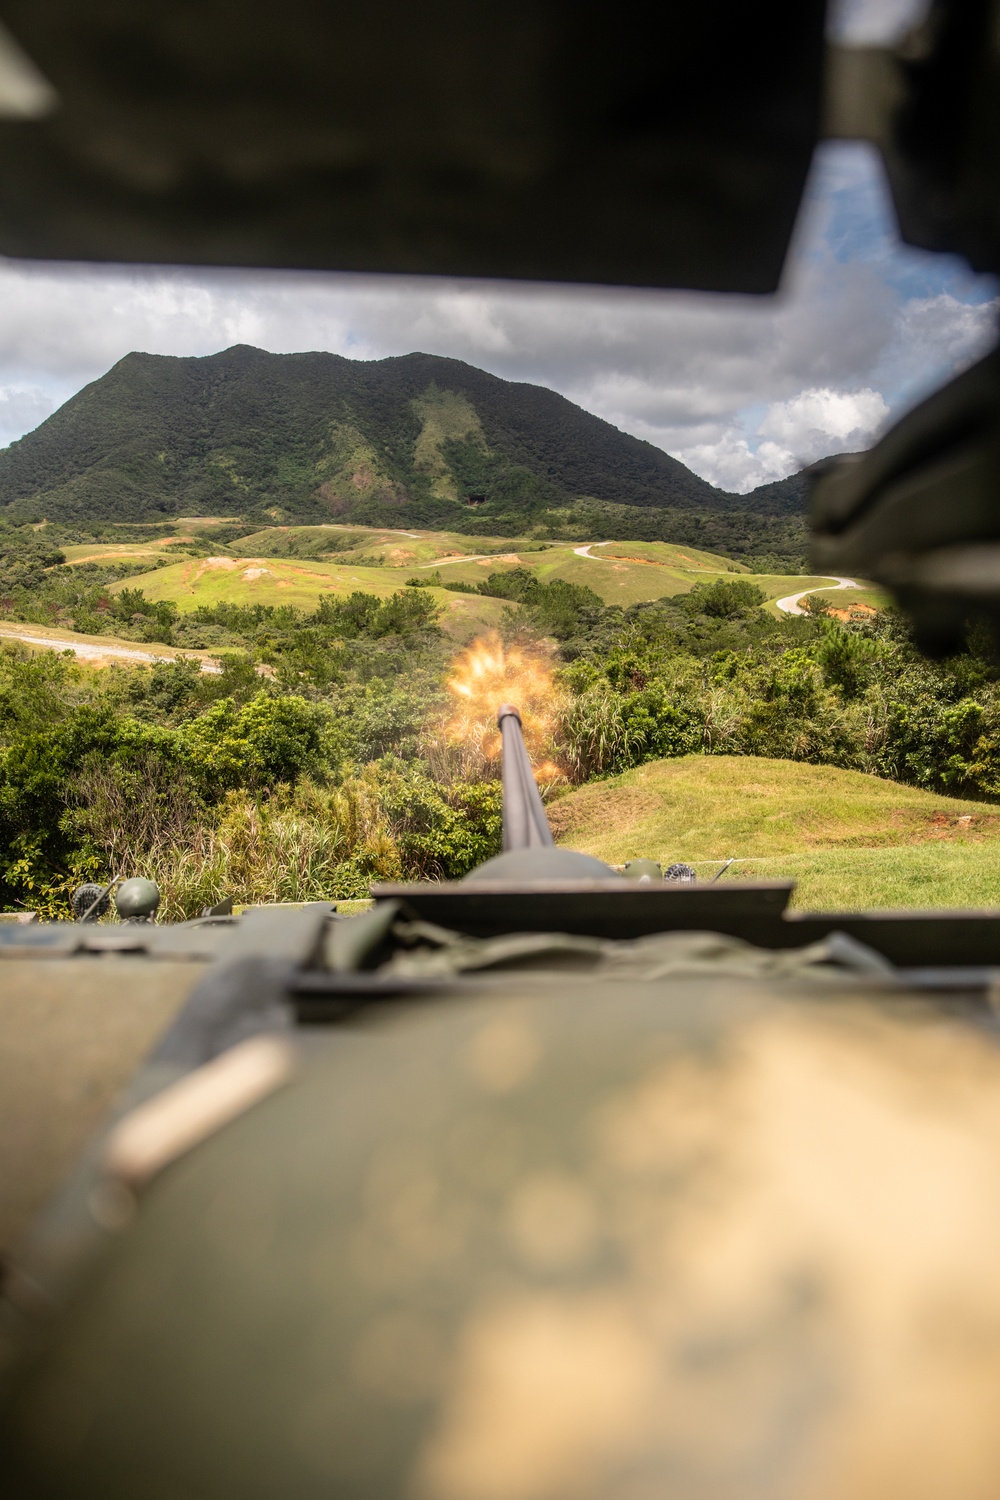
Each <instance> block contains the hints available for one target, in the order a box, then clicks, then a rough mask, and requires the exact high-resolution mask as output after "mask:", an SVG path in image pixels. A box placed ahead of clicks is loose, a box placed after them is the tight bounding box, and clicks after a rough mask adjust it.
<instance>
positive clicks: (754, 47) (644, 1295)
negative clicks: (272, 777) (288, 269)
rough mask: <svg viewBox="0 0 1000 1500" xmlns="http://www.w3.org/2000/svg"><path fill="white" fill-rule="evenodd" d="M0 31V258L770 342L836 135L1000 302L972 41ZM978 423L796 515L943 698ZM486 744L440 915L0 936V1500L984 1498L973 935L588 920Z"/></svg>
mask: <svg viewBox="0 0 1000 1500" xmlns="http://www.w3.org/2000/svg"><path fill="white" fill-rule="evenodd" d="M0 15H2V17H3V19H4V21H5V22H6V23H7V24H8V25H9V27H10V30H11V32H12V34H13V35H14V36H16V38H17V40H18V42H19V43H20V44H21V47H22V48H23V49H24V54H23V55H22V54H21V53H15V52H12V53H11V56H12V57H13V58H14V61H15V62H17V63H18V66H20V67H21V69H22V72H21V74H20V75H19V76H20V77H21V84H22V88H21V93H20V95H17V97H19V98H20V99H21V100H22V113H23V114H25V115H27V114H30V112H31V109H34V110H35V113H36V115H37V118H35V119H27V118H22V119H20V120H10V121H8V122H7V123H6V124H5V125H4V126H3V128H2V132H0V133H2V134H3V136H4V147H5V149H4V152H3V153H0V249H2V250H4V251H6V252H7V253H17V254H23V255H33V256H44V255H59V256H65V257H77V258H82V257H88V256H90V257H94V258H101V257H109V256H114V257H119V258H128V257H132V258H137V259H138V258H144V257H145V258H153V259H163V260H177V261H189V262H190V261H195V262H198V261H201V262H212V261H215V262H221V263H227V262H235V263H241V264H281V265H297V266H311V267H333V266H335V267H341V268H343V267H360V268H364V269H392V270H404V271H434V272H448V273H464V274H503V275H526V276H535V277H548V278H553V279H574V278H575V279H587V278H589V279H594V280H598V279H600V280H606V281H611V282H615V281H617V282H621V283H629V282H632V283H645V284H650V285H680V286H696V287H703V288H711V289H722V290H731V291H739V292H767V291H771V290H773V289H774V288H775V287H776V285H777V281H778V276H779V273H780V268H781V263H782V260H783V257H784V254H785V250H786V247H787V244H788V239H789V235H790V232H791V227H792V222H793V219H794V215H795V211H796V207H797V204H798V202H799V199H800V196H801V192H802V186H803V182H804V178H805V173H806V170H807V168H808V163H809V159H810V155H811V152H812V149H813V146H814V144H815V142H816V140H817V139H818V137H819V136H820V134H821V133H823V132H825V133H828V134H840V135H867V136H869V137H871V138H874V139H876V140H877V141H878V143H879V144H880V145H881V147H882V149H883V152H884V154H885V156H886V159H887V161H888V164H889V169H890V176H891V180H892V183H893V191H894V194H895V197H896V201H897V204H898V206H899V211H900V217H901V223H902V227H903V231H904V233H905V234H906V236H907V238H909V239H910V240H911V242H914V243H918V244H922V245H924V246H927V247H929V248H947V249H954V250H958V251H961V252H962V253H964V254H965V255H966V256H967V257H968V258H969V259H970V260H971V261H972V263H973V264H975V265H977V266H980V267H985V268H992V269H997V268H998V263H1000V253H998V252H1000V234H998V232H997V231H998V222H997V205H998V201H1000V200H998V196H997V183H998V180H1000V177H998V165H1000V162H998V143H997V132H998V127H1000V113H998V105H997V100H998V99H1000V91H998V89H997V82H998V79H997V73H998V71H1000V53H998V50H997V42H996V38H997V36H998V35H1000V30H998V23H1000V11H998V9H997V7H996V5H994V4H990V3H986V0H982V3H975V4H973V3H971V0H964V3H957V0H956V3H947V4H945V3H942V4H939V5H938V6H936V7H935V8H934V9H933V10H932V12H931V15H930V18H929V19H928V21H927V22H926V24H925V25H924V26H923V27H922V29H921V30H920V31H919V32H918V33H916V34H915V35H914V36H913V37H911V39H910V40H909V42H908V43H907V44H906V45H905V46H904V47H903V48H901V49H900V51H899V52H898V53H894V54H889V53H877V52H855V53H846V54H845V53H843V52H837V50H836V49H831V48H826V49H824V43H823V22H824V15H823V8H822V6H821V5H819V4H813V3H806V0H795V3H792V0H784V3H774V4H769V5H767V6H764V7H748V6H745V5H744V6H737V5H735V4H724V3H718V4H709V5H704V6H700V7H687V8H684V9H681V8H673V9H668V10H667V11H664V10H663V9H662V8H660V9H658V10H656V11H655V12H654V11H652V10H650V9H648V8H642V7H639V8H633V9H632V10H631V11H625V12H622V11H620V10H619V11H616V12H612V11H610V10H609V9H607V8H606V7H605V8H601V7H591V6H579V5H578V6H576V7H563V6H560V5H555V4H539V5H535V6H531V7H524V6H512V7H507V8H505V9H502V10H498V9H497V8H495V7H494V8H490V9H487V8H485V7H467V6H466V7H461V6H453V5H450V4H444V3H442V4H436V5H423V6H417V7H401V6H397V5H395V4H393V3H387V4H385V5H383V6H376V7H375V8H374V9H368V10H366V11H360V10H359V11H351V10H349V9H347V8H344V7H322V6H317V5H314V4H311V3H307V0H293V3H292V4H291V5H286V6H285V7H282V8H281V9H280V10H274V9H272V10H267V11H265V10H264V8H258V7H256V6H253V5H247V6H243V7H234V6H232V5H229V4H224V3H222V0H212V3H209V4H205V5H203V6H200V7H195V8H186V9H183V10H182V9H181V8H180V7H179V6H176V5H166V6H163V7H159V8H154V9H149V8H140V7H138V6H132V5H129V4H120V3H115V4H112V3H111V0H97V3H96V4H92V5H90V6H88V7H86V8H84V7H82V6H80V5H79V4H78V3H74V0H35V3H34V4H33V5H31V6H28V5H27V4H20V3H13V0H5V3H4V4H3V5H2V6H0ZM28 57H30V58H31V59H33V61H34V64H37V70H38V72H37V76H36V72H35V70H34V69H33V67H32V64H31V63H29V62H28V61H27V59H28ZM18 59H19V61H18ZM10 67H14V63H11V64H10ZM15 73H16V69H15ZM12 76H13V75H12ZM26 78H27V79H29V80H31V79H33V80H34V84H33V86H34V89H35V93H34V94H31V90H30V88H28V85H27V83H25V79H26ZM46 80H48V82H47V83H46ZM0 82H2V79H0ZM49 85H51V88H50V87H49ZM46 89H48V90H49V92H48V93H46ZM15 94H16V90H15ZM56 96H58V98H59V99H60V100H61V101H62V109H61V111H60V109H58V108H54V107H53V104H54V99H55V97H56ZM26 99H27V100H28V101H29V103H30V100H31V99H33V100H34V104H32V105H31V109H29V107H28V104H26V103H24V101H25V100H26ZM46 111H49V112H48V113H46ZM992 371H993V359H992V357H991V359H990V360H988V361H987V362H986V363H985V364H984V365H983V366H981V367H980V368H979V369H978V370H976V371H972V372H969V374H967V375H966V376H963V377H961V379H960V380H959V381H958V382H956V383H955V384H954V385H953V386H952V387H949V388H948V390H946V391H945V392H942V393H940V394H939V395H938V396H937V397H934V398H932V400H931V402H930V403H928V406H927V407H926V409H923V410H922V411H921V410H918V412H916V413H913V414H911V416H910V417H908V418H907V419H906V421H905V422H904V423H902V424H900V426H899V428H898V429H896V430H895V432H891V433H890V434H889V435H888V436H887V437H886V438H885V439H884V440H883V441H882V442H881V443H880V444H879V445H878V446H877V447H876V448H874V449H873V450H872V452H871V453H869V454H867V455H865V456H864V457H863V458H861V459H860V460H857V461H854V462H850V463H845V464H841V465H838V466H833V467H831V468H830V470H829V472H826V473H823V474H821V475H820V476H819V477H818V479H817V483H816V485H815V496H814V506H815V534H816V542H815V545H816V549H817V555H816V560H817V565H820V564H821V565H822V566H824V567H826V566H831V567H832V566H834V564H836V566H837V567H838V568H839V567H850V568H851V569H852V570H857V571H859V572H862V573H863V574H864V575H865V576H869V577H876V578H879V579H881V580H883V581H884V582H885V583H886V584H887V585H888V586H890V587H892V588H893V589H895V590H896V591H897V593H898V597H899V598H900V599H901V600H902V601H903V603H904V604H906V605H907V606H908V607H909V608H911V609H912V611H913V612H914V617H915V619H916V620H917V623H918V625H919V627H920V629H921V631H922V633H923V637H924V639H925V640H926V642H927V644H928V646H929V647H931V648H932V649H939V650H940V649H945V647H946V646H947V643H948V641H949V640H951V639H953V638H954V631H955V630H956V628H957V626H958V623H959V622H960V621H964V620H965V619H966V618H967V617H968V615H969V613H970V612H975V611H979V612H981V613H982V614H984V615H985V616H987V617H992V618H995V617H997V614H998V607H997V597H998V595H997V591H996V590H995V589H994V579H993V574H992V572H991V569H992V565H993V555H992V554H993V547H994V544H995V542H996V540H997V538H998V537H1000V519H998V518H1000V495H998V491H997V485H996V477H997V475H996V463H995V457H996V449H997V443H998V434H1000V410H998V405H997V402H996V400H995V394H996V393H995V390H994V376H993V373H992ZM998 576H1000V575H998ZM501 730H502V734H503V738H504V829H505V850H504V853H503V854H502V855H500V856H499V857H498V858H497V859H496V860H495V861H490V862H489V863H487V864H486V865H484V866H482V867H480V869H479V870H477V871H474V872H473V873H472V875H471V876H469V877H468V878H467V879H466V880H465V881H462V882H458V883H455V884H439V885H426V886H393V887H382V888H377V889H376V890H375V892H374V895H375V897H376V904H375V905H374V907H373V908H372V909H371V910H370V911H369V912H367V913H365V914H364V915H363V916H360V917H357V918H350V919H344V918H341V917H339V916H338V914H337V912H336V910H335V908H334V905H333V903H317V904H315V905H313V906H310V907H304V908H302V909H300V910H297V911H281V910H277V909H271V910H268V909H260V910H258V911H252V912H249V913H246V914H244V915H243V916H241V917H232V916H227V915H224V914H219V915H207V916H205V917H204V918H201V919H198V920H195V921H193V922H188V923H183V924H179V925H176V926H166V925H164V926H158V925H156V924H155V923H148V922H123V923H120V924H95V923H93V922H78V923H66V924H53V925H45V924H41V925H36V926H33V927H14V926H11V927H3V928H0V1244H2V1247H3V1251H4V1281H3V1289H2V1302H0V1372H2V1382H3V1395H2V1399H0V1475H2V1478H3V1482H4V1493H5V1494H8V1493H9V1494H11V1495H12V1496H15V1497H17V1500H42V1497H45V1500H70V1497H72V1500H88V1497H95V1500H97V1497H99V1500H147V1497H157V1500H159V1497H163V1500H312V1497H316V1500H319V1497H323V1500H328V1497H330V1496H337V1497H344V1500H346V1497H358V1500H362V1497H364V1500H376V1497H377V1500H386V1497H392V1496H399V1497H401V1500H590V1497H593V1500H644V1497H652V1496H656V1497H657V1500H672V1497H678V1500H765V1497H766V1500H778V1497H784V1496H788V1497H792V1496H794V1497H795V1500H830V1497H834V1496H836V1497H841V1496H851V1497H852V1500H853V1497H858V1500H864V1497H868V1496H879V1497H882V1496H887V1495H906V1496H908V1497H912V1500H923V1497H928V1500H930V1497H933V1500H937V1497H947V1500H980V1497H984V1496H987V1495H991V1494H993V1493H994V1492H995V1491H996V1488H997V1472H998V1464H1000V1452H998V1438H997V1420H996V1412H997V1409H998V1406H1000V1342H998V1338H997V1329H998V1327H1000V1047H998V1031H997V1024H996V1019H995V1006H996V1003H997V993H998V991H997V980H998V976H1000V912H996V911H987V912H947V913H945V912H925V913H917V914H913V913H909V914H893V913H870V914H866V913H860V914H858V913H855V914H852V915H850V916H844V915H843V914H841V915H838V914H798V913H791V914H790V913H789V912H788V911H787V902H788V896H789V885H788V884H787V883H780V882H776V883H771V884H760V885H751V884H744V883H739V884H737V883H734V884H733V885H731V886H727V885H726V883H725V882H718V883H716V884H714V885H712V884H708V883H702V882H697V881H696V882H689V881H684V880H680V879H677V880H671V881H662V880H654V879H652V878H649V879H646V880H643V879H641V878H638V879H630V878H625V877H622V876H619V875H618V874H617V873H616V872H613V871H611V870H609V869H608V868H607V867H605V866H602V865H601V864H600V862H598V861H594V860H590V859H587V858H586V857H585V856H582V855H577V854H573V853H571V852H569V851H565V850H560V849H557V848H556V847H555V846H554V845H553V843H552V839H551V834H550V833H549V830H548V825H547V822H546V819H545V813H544V809H543V808H542V806H541V803H540V801H539V799H538V795H537V792H536V790H535V785H534V780H533V778H532V776H531V771H530V765H528V763H527V757H526V753H525V751H524V746H523V742H522V740H521V736H520V732H519V724H518V718H517V714H516V711H515V710H512V709H505V710H503V711H502V722H501ZM642 873H645V874H646V875H651V872H650V871H645V872H640V874H642Z"/></svg>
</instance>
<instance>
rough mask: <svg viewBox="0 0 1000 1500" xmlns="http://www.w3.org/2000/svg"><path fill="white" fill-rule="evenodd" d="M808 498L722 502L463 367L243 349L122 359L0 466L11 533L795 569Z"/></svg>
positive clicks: (588, 427)
mask: <svg viewBox="0 0 1000 1500" xmlns="http://www.w3.org/2000/svg"><path fill="white" fill-rule="evenodd" d="M803 489H804V486H803V482H802V480H801V479H800V478H799V477H798V476H795V477H794V478H793V479H791V480H786V481H782V482H781V483H780V484H778V485H769V486H765V487H764V488H762V489H760V490H758V491H755V492H754V493H753V494H751V495H747V496H741V495H730V494H726V493H725V492H724V491H721V490H717V489H715V488H713V486H712V485H710V484H708V483H706V482H705V481H704V480H702V479H699V478H698V476H697V475H695V474H693V473H692V472H691V471H690V470H689V469H687V468H685V466H684V465H683V464H681V463H679V462H678V461H677V460H676V459H674V458H671V457H669V455H667V454H666V453H663V452H662V451H661V450H660V449H658V448H655V447H653V446H652V445H651V444H649V443H645V442H641V441H640V440H639V439H638V438H634V437H630V436H629V435H628V434H626V433H623V432H620V431H618V429H617V428H615V427H612V426H611V425H610V424H609V423H607V422H604V421H602V420H601V419H600V418H599V417H595V416H593V415H591V414H590V413H588V412H585V411H583V410H581V408H580V407H578V406H574V405H573V403H572V402H570V401H567V400H566V399H565V398H564V397H562V396H559V395H557V394H556V393H555V392H554V391H549V390H545V389H543V388H541V387H539V386H532V385H523V384H516V383H513V382H510V381H505V380H500V379H498V378H497V377H496V376H493V375H489V374H487V373H486V372H485V371H483V370H477V369H475V368H473V367H472V366H471V365H466V364H463V363H462V362H461V361H459V360H451V359H440V358H437V357H435V356H432V355H427V354H411V355H407V356H406V357H405V358H400V359H384V360H365V361H361V360H350V359H344V358H342V357H341V356H339V355H335V354H322V353H315V354H284V355H279V354H268V353H265V352H264V351H263V350H260V349H252V348H249V347H247V346H245V345H237V346H236V347H235V348H232V349H227V350H225V351H224V352H223V353H220V354H215V355H211V356H209V357H206V358H201V359H197V358H192V359H177V358H173V357H170V356H165V355H151V354H129V355H127V356H126V358H125V359H123V360H121V361H119V363H118V364H116V365H115V366H114V368H113V369H111V370H109V371H108V373H107V374H106V375H104V376H103V377H102V378H101V379H100V380H97V381H94V382H93V384H91V385H89V386H87V387H86V388H85V389H84V390H82V391H80V392H79V393H78V394H77V395H76V396H74V397H72V399H71V400H70V401H68V402H67V403H66V404H65V406H63V407H61V408H60V410H59V411H57V412H55V413H54V414H53V416H51V417H50V418H49V419H48V420H47V421H46V422H43V423H42V425H41V426H40V427H39V428H37V429H36V431H34V432H32V433H29V434H27V436H26V437H24V438H22V439H20V441H18V442H16V443H13V444H11V446H10V447H9V448H7V449H5V450H3V451H2V452H0V506H3V507H5V508H6V512H7V515H8V517H9V519H11V520H14V521H38V520H41V519H42V518H43V517H45V518H48V519H49V520H50V521H58V522H59V523H60V524H70V525H83V524H87V523H89V522H92V521H94V520H95V519H99V520H105V521H108V522H118V523H129V524H132V525H136V524H137V523H143V522H145V523H162V522H164V521H165V520H168V519H172V518H176V517H179V516H198V515H212V516H217V517H219V516H221V517H225V518H229V519H230V520H231V521H232V522H233V523H234V524H237V523H243V522H246V521H247V520H248V518H249V519H252V520H256V521H257V523H258V525H265V526H266V525H267V524H268V522H270V521H274V520H278V521H289V520H295V521H301V522H322V521H329V520H330V519H331V518H337V519H343V520H345V521H349V522H354V523H358V524H363V525H367V526H390V527H391V526H395V527H398V526H403V527H409V528H413V527H429V528H435V529H448V530H452V531H458V532H462V533H464V534H466V535H469V536H488V535H497V534H501V535H503V534H506V535H518V534H525V533H531V534H537V535H540V536H545V537H553V538H565V539H578V540H579V539H582V540H593V541H602V540H608V539H614V538H619V539H620V538H622V537H626V538H635V539H636V540H644V541H665V542H671V543H675V544H678V545H682V546H686V547H700V548H705V549H708V550H709V551H720V552H725V553H727V554H728V555H730V556H732V557H740V556H742V555H743V554H744V553H748V552H753V553H768V554H772V555H773V556H774V557H775V558H778V559H780V565H779V567H778V569H777V571H787V572H793V573H794V572H798V571H800V570H801V568H802V566H803V562H802V554H803V551H804V531H803V523H802V516H803V514H804V509H805V506H804V493H803ZM470 495H475V496H477V497H483V498H482V502H481V503H477V504H476V505H475V506H474V507H473V506H470V505H469V504H468V503H467V502H468V497H469V496H470ZM140 540H141V538H140Z"/></svg>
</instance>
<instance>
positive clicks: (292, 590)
mask: <svg viewBox="0 0 1000 1500" xmlns="http://www.w3.org/2000/svg"><path fill="white" fill-rule="evenodd" d="M402 582H403V575H402V573H401V572H399V571H395V570H393V569H391V568H352V567H342V566H338V565H336V564H334V563H326V562H300V561H298V560H296V559H289V558H279V557H259V558H253V557H244V558H239V559H236V558H229V557H225V558H223V557H197V558H188V559H186V560H185V561H184V562H178V563H173V564H171V566H170V567H168V568H159V569H157V570H156V572H154V573H142V574H140V575H139V576H138V577H137V578H129V579H126V580H125V582H124V583H122V584H116V585H114V588H123V587H124V588H140V589H142V590H143V592H144V593H145V595H146V597H147V599H151V600H153V601H154V602H158V601H159V600H161V599H168V600H172V601H173V602H174V603H175V604H177V605H178V606H179V607H180V609H182V610H191V609H196V608H197V607H198V605H200V604H206V605H212V604H275V605H280V604H290V605H293V606H294V607H295V608H296V609H303V610H312V609H315V608H316V605H317V603H318V601H319V599H320V597H321V595H323V594H339V595H347V594H351V593H354V592H355V591H358V590H360V591H361V592H363V593H366V594H377V595H378V596H379V597H380V598H386V597H388V595H390V594H392V593H394V592H395V590H396V589H398V588H399V587H400V586H401V584H402ZM427 592H428V593H429V594H430V595H431V596H432V597H433V599H434V600H435V602H436V603H437V604H440V605H441V606H442V607H443V613H442V616H441V625H442V628H443V629H444V630H445V632H446V633H447V634H448V635H450V636H453V637H454V638H455V639H456V640H467V639H469V638H470V637H471V636H473V635H475V634H476V633H477V632H479V631H481V630H484V629H487V628H488V627H489V626H491V625H495V624H496V623H497V622H498V620H499V618H500V615H501V613H502V611H503V610H504V608H505V607H506V606H505V605H504V602H503V601H502V600H500V599H484V598H475V597H467V596H463V595H461V594H452V593H449V592H448V591H447V590H446V589H438V588H432V589H428V591H427Z"/></svg>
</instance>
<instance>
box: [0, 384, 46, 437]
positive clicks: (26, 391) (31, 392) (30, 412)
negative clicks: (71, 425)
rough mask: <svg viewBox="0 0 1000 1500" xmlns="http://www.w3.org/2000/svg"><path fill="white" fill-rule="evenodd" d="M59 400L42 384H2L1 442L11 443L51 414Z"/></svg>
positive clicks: (0, 401)
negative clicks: (43, 388)
mask: <svg viewBox="0 0 1000 1500" xmlns="http://www.w3.org/2000/svg"><path fill="white" fill-rule="evenodd" d="M57 405H58V402H57V401H56V400H55V399H54V398H53V397H52V396H51V395H50V394H49V393H48V392H47V391H44V390H42V388H41V387H40V386H32V385H7V386H0V443H10V442H13V440H14V439H15V438H17V437H20V436H21V434H22V433H23V432H27V431H29V430H30V429H31V428H32V427H37V426H38V424H39V422H44V421H45V418H46V417H48V416H51V415H52V413H53V412H54V411H55V409H56V406H57Z"/></svg>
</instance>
